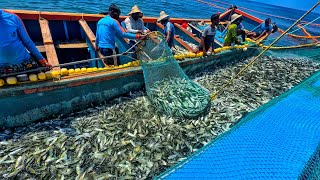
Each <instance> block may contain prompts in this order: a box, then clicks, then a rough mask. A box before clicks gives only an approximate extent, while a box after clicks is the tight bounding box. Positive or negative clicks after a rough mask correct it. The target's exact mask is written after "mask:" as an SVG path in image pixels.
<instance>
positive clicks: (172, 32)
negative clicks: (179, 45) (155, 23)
mask: <svg viewBox="0 0 320 180" xmlns="http://www.w3.org/2000/svg"><path fill="white" fill-rule="evenodd" d="M169 31H170V37H169V42H168V46H169V47H170V48H171V47H172V46H173V42H174V35H175V33H176V32H175V28H174V26H173V24H172V23H171V22H167V24H166V25H165V26H164V35H165V36H166V37H167V32H169Z"/></svg>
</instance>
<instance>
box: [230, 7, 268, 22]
mask: <svg viewBox="0 0 320 180" xmlns="http://www.w3.org/2000/svg"><path fill="white" fill-rule="evenodd" d="M234 12H235V13H237V14H240V15H242V16H244V17H246V18H248V19H251V20H253V21H255V22H257V23H262V22H264V21H263V20H262V19H259V18H257V17H255V16H252V15H250V14H248V13H245V12H243V11H240V10H239V9H235V10H234Z"/></svg>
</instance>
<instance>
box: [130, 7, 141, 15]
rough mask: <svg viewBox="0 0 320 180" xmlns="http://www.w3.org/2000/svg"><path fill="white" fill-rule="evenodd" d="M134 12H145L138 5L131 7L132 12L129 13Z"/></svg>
mask: <svg viewBox="0 0 320 180" xmlns="http://www.w3.org/2000/svg"><path fill="white" fill-rule="evenodd" d="M134 13H140V14H143V12H142V11H140V9H139V7H138V6H137V5H134V6H133V7H132V8H131V12H130V13H129V15H131V14H134Z"/></svg>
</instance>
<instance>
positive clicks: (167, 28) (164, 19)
mask: <svg viewBox="0 0 320 180" xmlns="http://www.w3.org/2000/svg"><path fill="white" fill-rule="evenodd" d="M158 22H160V23H161V24H162V25H163V26H164V35H165V37H166V42H167V43H168V46H169V47H170V48H172V47H174V35H175V28H174V26H173V24H172V23H171V22H170V16H169V15H167V14H166V13H165V12H164V11H161V12H160V17H159V18H158Z"/></svg>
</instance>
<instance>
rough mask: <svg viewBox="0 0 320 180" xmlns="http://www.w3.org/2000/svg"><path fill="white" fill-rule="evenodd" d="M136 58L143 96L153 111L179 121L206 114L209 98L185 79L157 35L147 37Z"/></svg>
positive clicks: (163, 39) (169, 51)
mask: <svg viewBox="0 0 320 180" xmlns="http://www.w3.org/2000/svg"><path fill="white" fill-rule="evenodd" d="M137 54H138V58H139V59H140V61H141V66H142V70H143V75H144V81H145V86H146V91H147V95H148V97H149V99H150V101H151V102H152V104H153V105H154V106H155V108H156V109H157V110H159V111H160V112H163V113H165V114H166V115H169V116H173V117H181V118H196V117H198V116H201V115H203V114H204V113H206V112H207V110H208V109H209V108H210V105H211V100H210V94H209V93H208V92H207V91H206V90H205V89H204V88H202V87H201V86H200V85H198V84H196V83H194V82H193V81H191V80H190V79H189V78H188V76H187V75H186V74H185V73H184V71H183V70H182V69H181V67H180V66H179V64H178V63H177V61H176V60H175V59H174V57H173V55H172V52H171V50H170V48H169V46H168V45H167V43H166V40H165V37H164V36H163V35H162V34H161V33H159V32H152V33H150V34H148V36H147V38H146V39H145V40H144V42H142V43H140V45H139V50H138V52H137Z"/></svg>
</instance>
